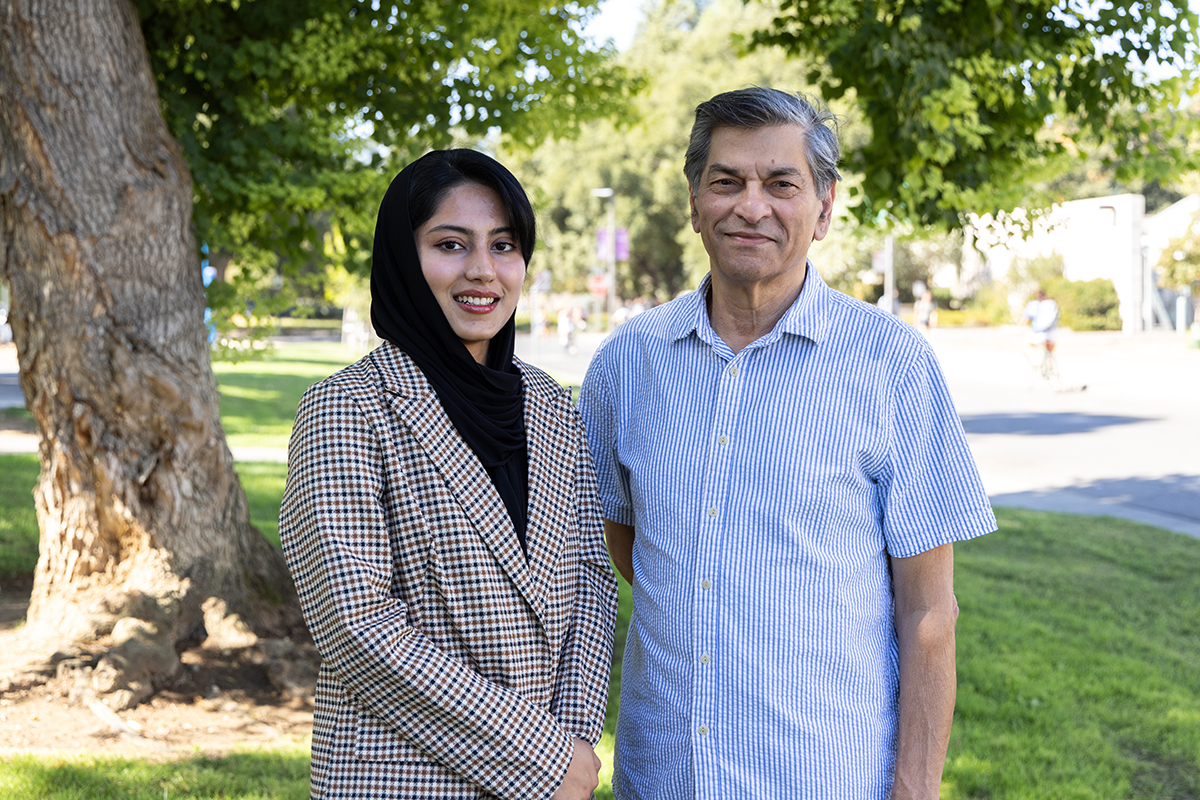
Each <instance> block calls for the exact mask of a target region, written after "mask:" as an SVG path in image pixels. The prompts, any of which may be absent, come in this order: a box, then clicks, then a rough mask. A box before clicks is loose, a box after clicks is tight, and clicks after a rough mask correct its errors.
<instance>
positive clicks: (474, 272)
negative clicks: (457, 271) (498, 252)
mask: <svg viewBox="0 0 1200 800" xmlns="http://www.w3.org/2000/svg"><path fill="white" fill-rule="evenodd" d="M495 275H496V264H495V262H494V261H493V259H492V253H491V251H490V250H488V249H487V248H479V249H477V250H476V251H475V252H473V253H471V254H470V255H469V256H468V257H467V277H468V278H470V279H471V280H487V279H489V278H492V277H495Z"/></svg>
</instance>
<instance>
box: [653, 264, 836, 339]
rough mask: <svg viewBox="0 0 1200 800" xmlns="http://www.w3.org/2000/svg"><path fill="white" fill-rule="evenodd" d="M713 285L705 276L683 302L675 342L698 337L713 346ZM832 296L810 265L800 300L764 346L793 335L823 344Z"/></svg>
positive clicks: (708, 277)
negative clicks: (710, 301)
mask: <svg viewBox="0 0 1200 800" xmlns="http://www.w3.org/2000/svg"><path fill="white" fill-rule="evenodd" d="M711 285H712V276H711V274H708V275H705V276H704V280H702V281H700V285H699V286H698V287H697V288H696V291H694V292H692V293H691V294H690V295H688V296H687V297H686V298H683V299H682V303H683V305H682V307H681V308H680V313H679V314H678V316H677V317H676V321H675V324H674V326H673V330H672V332H671V333H672V338H673V339H674V340H676V341H678V340H679V339H683V338H685V337H687V336H690V335H691V334H693V333H695V334H696V335H697V336H698V337H700V339H701V340H703V341H706V342H708V343H709V344H710V345H711V344H713V340H715V338H716V332H715V331H713V329H712V324H711V322H710V320H709V318H708V304H707V302H706V298H707V297H708V290H709V287H710V286H711ZM832 293H833V290H832V289H830V288H829V286H828V285H826V283H825V281H824V280H823V279H822V278H821V275H820V273H818V272H817V270H816V268H815V267H813V263H812V262H811V261H809V262H807V272H806V273H805V277H804V286H803V288H801V290H800V296H799V297H797V298H796V301H795V302H794V303H792V305H791V306H790V307H789V308H788V310H787V311H786V312H785V313H784V315H783V316H782V317H781V318H780V319H779V322H777V323H775V328H774V329H773V330H772V331H771V332H770V333H768V334H767V335H766V336H764V337H762V339H760V340H759V341H760V342H762V343H763V344H770V343H771V342H772V341H774V340H775V339H778V338H779V336H780V335H781V334H784V333H790V334H793V335H795V336H801V337H803V338H805V339H809V340H811V341H812V342H813V343H815V344H820V343H821V342H822V341H824V340H825V335H826V333H827V332H828V330H829V313H830V300H831V297H830V295H831V294H832Z"/></svg>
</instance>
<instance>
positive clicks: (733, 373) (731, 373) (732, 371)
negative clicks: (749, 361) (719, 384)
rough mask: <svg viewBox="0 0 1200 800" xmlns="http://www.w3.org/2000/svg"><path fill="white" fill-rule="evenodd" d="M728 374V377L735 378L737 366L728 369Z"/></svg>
mask: <svg viewBox="0 0 1200 800" xmlns="http://www.w3.org/2000/svg"><path fill="white" fill-rule="evenodd" d="M729 374H730V375H732V376H733V377H735V378H736V377H737V374H738V368H737V364H734V365H733V366H731V367H730V368H729Z"/></svg>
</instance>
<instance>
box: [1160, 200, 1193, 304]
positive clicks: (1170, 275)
mask: <svg viewBox="0 0 1200 800" xmlns="http://www.w3.org/2000/svg"><path fill="white" fill-rule="evenodd" d="M1158 275H1159V279H1160V280H1161V281H1162V283H1163V284H1164V285H1165V286H1168V287H1170V288H1172V289H1190V290H1191V293H1192V301H1193V303H1195V306H1196V310H1197V312H1200V213H1198V214H1196V215H1195V216H1194V217H1192V223H1191V225H1189V226H1188V229H1187V230H1186V231H1185V232H1184V233H1183V235H1182V236H1180V237H1178V238H1176V239H1173V240H1171V242H1170V243H1168V244H1167V246H1166V248H1165V249H1164V250H1163V253H1162V256H1161V258H1160V259H1159V262H1158Z"/></svg>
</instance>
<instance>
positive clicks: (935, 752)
mask: <svg viewBox="0 0 1200 800" xmlns="http://www.w3.org/2000/svg"><path fill="white" fill-rule="evenodd" d="M956 616H957V608H954V609H952V610H947V609H931V610H925V611H919V612H913V613H910V614H908V615H906V616H904V617H900V616H897V618H896V636H897V640H898V644H899V649H900V653H899V655H900V719H899V728H898V731H897V734H898V741H897V749H896V776H895V783H894V784H893V787H892V800H936V798H937V797H938V789H939V786H940V785H941V781H942V769H943V767H944V766H945V762H946V748H947V746H948V745H949V743H950V724H951V722H952V721H953V718H954V698H955V692H956V684H955V665H954V624H955V617H956Z"/></svg>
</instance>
